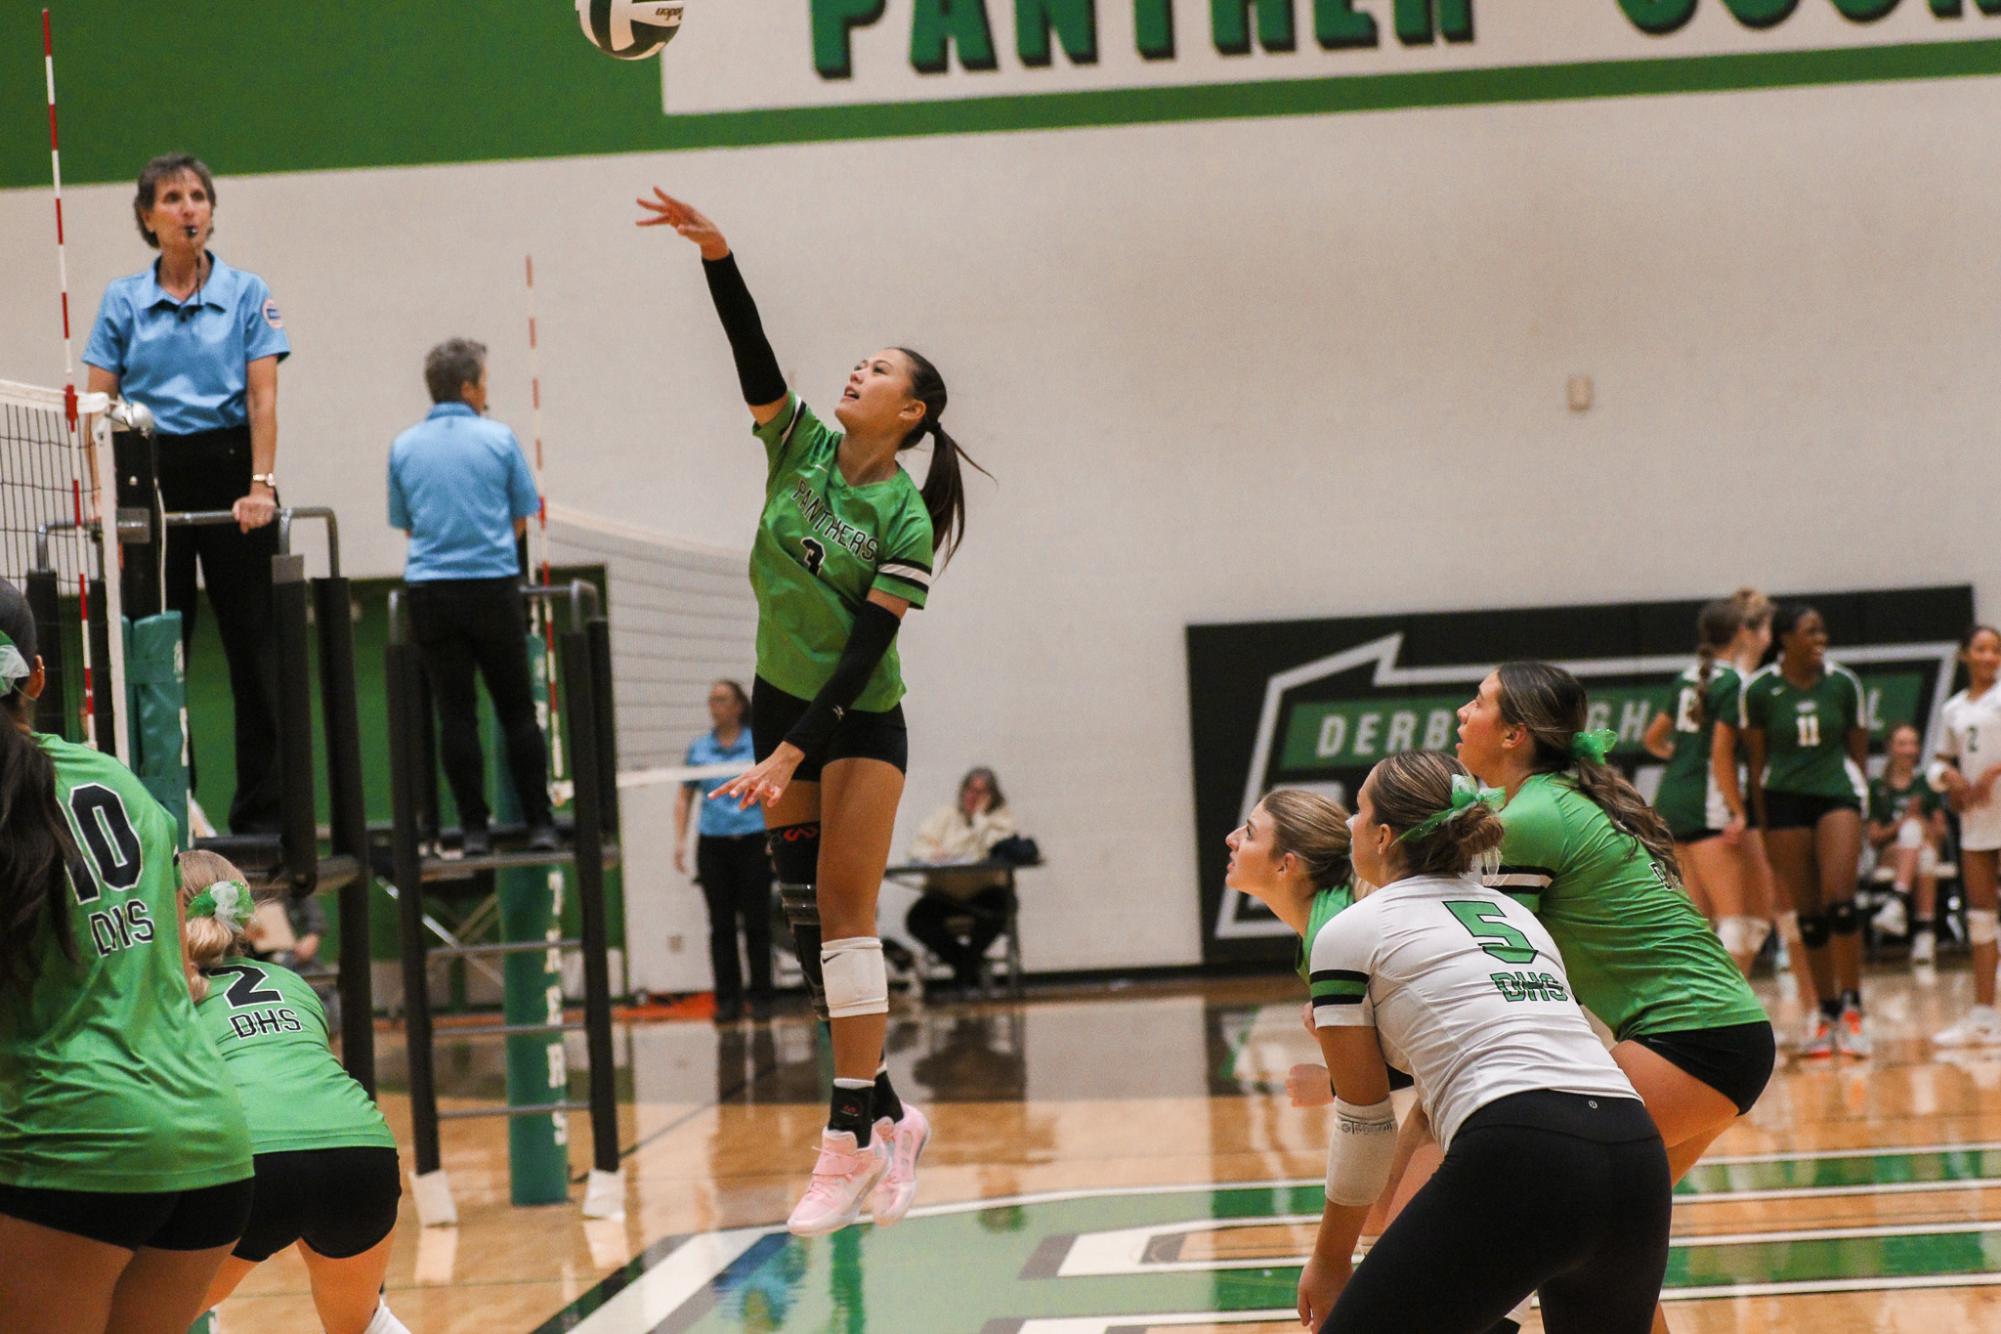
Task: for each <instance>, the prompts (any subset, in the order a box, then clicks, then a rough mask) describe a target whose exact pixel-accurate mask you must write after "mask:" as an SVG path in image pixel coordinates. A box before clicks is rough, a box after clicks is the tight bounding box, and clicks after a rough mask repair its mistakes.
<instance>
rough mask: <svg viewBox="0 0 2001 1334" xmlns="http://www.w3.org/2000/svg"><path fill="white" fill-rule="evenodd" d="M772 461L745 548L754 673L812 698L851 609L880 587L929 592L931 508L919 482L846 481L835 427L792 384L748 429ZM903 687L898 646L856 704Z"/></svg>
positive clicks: (899, 592) (886, 704)
mask: <svg viewBox="0 0 2001 1334" xmlns="http://www.w3.org/2000/svg"><path fill="white" fill-rule="evenodd" d="M753 430H754V434H755V435H756V436H757V438H758V439H759V440H761V441H763V442H764V450H765V454H766V456H767V457H768V459H769V460H770V470H769V472H768V473H767V474H766V479H765V492H764V515H763V518H762V519H761V520H760V522H759V523H758V527H757V540H756V542H755V543H753V544H752V546H751V551H750V582H751V587H752V588H753V589H754V590H756V593H757V674H758V675H759V676H761V677H763V678H764V679H765V680H767V681H769V682H771V684H773V685H775V686H777V687H778V688H779V689H780V690H783V691H784V692H785V693H787V694H788V695H796V696H798V697H799V698H801V699H811V698H812V697H813V696H814V695H817V694H818V693H819V692H820V687H821V686H823V685H825V684H826V683H827V678H828V677H829V676H831V675H833V672H834V664H835V662H837V661H838V660H839V658H840V656H841V650H842V649H843V648H844V647H846V645H847V642H848V636H849V634H850V633H851V632H852V631H853V629H854V623H855V615H856V613H858V612H859V611H860V610H861V606H862V603H863V602H865V601H867V600H868V595H869V591H870V590H871V589H876V588H879V589H881V590H882V591H883V592H885V593H888V594H890V595H892V596H894V597H899V598H904V599H906V600H908V602H909V603H910V605H911V606H912V607H922V606H923V605H924V600H925V597H926V596H927V595H928V594H929V593H930V591H931V557H932V552H931V547H932V531H931V515H930V513H929V511H927V510H926V509H925V508H924V498H923V496H921V495H920V494H919V493H918V490H917V483H916V482H914V481H912V480H911V478H910V474H909V473H907V472H905V471H904V470H903V469H902V468H898V469H897V470H896V475H895V476H894V477H889V478H885V479H884V480H882V481H880V482H870V483H868V484H867V485H864V486H850V485H848V483H847V481H846V480H845V479H844V478H843V477H842V476H841V470H840V467H839V465H838V464H837V462H836V458H837V456H838V454H839V452H840V447H841V439H842V433H841V432H840V431H836V430H833V429H831V428H829V427H828V426H826V425H825V424H823V423H822V422H821V421H820V419H819V418H818V417H817V416H815V415H814V414H813V410H812V409H811V408H809V407H807V406H806V403H805V400H803V399H801V398H800V397H799V396H798V395H797V394H792V395H789V396H788V397H787V399H786V404H785V407H784V409H783V410H782V411H780V412H779V414H778V415H777V416H776V417H773V418H772V419H771V420H770V421H768V422H766V423H765V424H764V425H762V426H758V427H755V428H753ZM902 698H903V669H902V664H901V661H900V659H899V658H898V655H897V651H896V645H895V643H894V642H892V643H891V644H890V646H889V651H888V652H886V653H884V654H883V655H882V661H880V662H878V663H877V664H876V668H875V671H874V673H873V674H872V675H870V677H869V679H868V685H867V686H866V687H864V688H863V690H862V693H861V695H860V697H859V698H857V699H856V700H855V703H854V707H855V708H857V709H861V710H863V711H864V712H868V713H880V712H883V711H886V710H888V709H890V708H893V707H895V705H896V702H897V701H898V700H900V699H902Z"/></svg>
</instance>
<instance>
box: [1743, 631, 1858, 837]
mask: <svg viewBox="0 0 2001 1334" xmlns="http://www.w3.org/2000/svg"><path fill="white" fill-rule="evenodd" d="M1868 718H1869V712H1868V709H1867V707H1866V705H1865V704H1864V696H1863V693H1862V678H1861V677H1859V676H1857V675H1856V674H1855V673H1854V672H1851V671H1849V670H1848V669H1847V668H1846V667H1843V666H1840V665H1839V664H1837V663H1832V662H1830V663H1828V664H1827V670H1826V671H1824V672H1822V673H1821V674H1820V679H1819V680H1818V681H1815V682H1814V683H1813V684H1812V685H1810V686H1806V687H1804V688H1802V687H1800V686H1796V685H1794V684H1793V683H1792V682H1790V681H1788V680H1786V678H1785V677H1784V676H1783V675H1781V674H1780V672H1779V666H1778V664H1777V663H1772V664H1770V665H1769V666H1766V667H1761V668H1759V669H1758V670H1757V671H1756V672H1754V673H1752V675H1751V679H1750V680H1748V681H1746V682H1745V683H1744V698H1743V704H1742V709H1741V721H1742V724H1743V725H1744V726H1745V727H1747V728H1751V727H1755V728H1759V729H1761V730H1762V731H1763V732H1764V734H1765V772H1764V775H1763V780H1762V781H1763V783H1764V786H1765V790H1766V791H1767V792H1790V793H1795V794H1797V795H1799V796H1806V797H1826V798H1829V799H1831V800H1834V801H1849V802H1853V803H1854V804H1855V805H1856V807H1857V808H1858V809H1859V808H1860V807H1861V806H1863V805H1864V804H1865V803H1866V802H1867V801H1868V799H1869V785H1868V782H1867V780H1866V779H1864V778H1863V776H1862V770H1861V769H1860V768H1858V767H1857V766H1856V764H1855V761H1854V759H1853V758H1852V757H1851V756H1850V755H1849V753H1848V734H1849V733H1850V732H1851V731H1853V730H1855V729H1856V728H1859V727H1867V726H1868V725H1869V723H1868Z"/></svg>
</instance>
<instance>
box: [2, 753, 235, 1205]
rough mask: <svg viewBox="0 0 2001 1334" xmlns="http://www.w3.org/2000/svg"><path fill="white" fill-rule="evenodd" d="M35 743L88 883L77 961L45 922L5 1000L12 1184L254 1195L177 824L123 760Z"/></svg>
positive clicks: (82, 897) (5, 1162)
mask: <svg viewBox="0 0 2001 1334" xmlns="http://www.w3.org/2000/svg"><path fill="white" fill-rule="evenodd" d="M0 725H4V724H0ZM35 742H36V744H38V745H40V746H41V748H42V749H43V750H44V751H46V752H48V755H49V758H50V759H52V760H54V761H55V766H56V798H57V800H58V801H59V802H60V804H61V805H62V808H63V811H64V813H65V814H66V815H67V816H68V817H69V822H70V832H71V834H72V835H73V836H74V837H75V839H76V843H77V847H78V848H79V849H80V850H81V851H82V853H83V860H84V865H83V867H82V869H83V870H84V871H85V872H87V873H88V874H87V876H86V878H85V879H84V880H83V881H81V882H72V885H71V893H70V896H69V904H68V907H69V929H70V940H71V942H72V943H73V944H74V945H75V947H76V958H75V959H74V960H71V959H68V958H65V957H64V956H63V952H62V949H61V947H60V946H59V945H58V944H57V941H56V937H55V933H54V931H53V930H52V929H51V928H50V927H49V925H48V924H47V923H46V922H44V923H42V924H41V925H40V926H39V927H38V928H37V940H36V945H35V955H36V961H37V963H38V964H39V966H40V972H39V973H38V974H37V976H36V978H35V981H34V983H33V985H31V986H30V987H29V988H28V990H27V991H26V992H25V993H24V994H21V995H16V996H8V997H5V998H0V1184H3V1185H9V1186H17V1187H22V1188H25V1189H35V1190H72V1191H109V1192H123V1193H134V1194H145V1193H153V1192H165V1191H183V1190H202V1189H206V1188H207V1187H210V1186H222V1185H227V1184H229V1183H230V1182H232V1181H242V1180H244V1179H246V1178H247V1177H249V1176H250V1172H251V1164H250V1135H249V1132H248V1131H247V1130H246V1129H245V1127H244V1122H243V1109H242V1108H241V1107H240V1106H238V1105H237V1101H236V1093H235V1090H233V1089H232V1088H230V1086H229V1076H228V1075H227V1074H226V1073H224V1071H223V1068H222V1058H221V1057H220V1056H218V1055H216V1052H215V1047H214V1045H213V1044H212V1043H210V1042H209V1040H208V1037H207V1035H206V1034H204V1033H203V1032H202V1031H201V1029H200V1028H198V1027H197V1026H196V1024H195V1007H194V1000H193V998H192V997H191V996H189V994H188V979H187V974H186V973H185V972H183V971H182V963H181V930H180V909H179V905H178V903H177V902H176V898H177V895H178V892H179V886H178V881H177V877H176V876H175V874H174V844H175V841H176V840H175V837H174V822H173V818H172V817H171V816H169V815H168V814H167V812H166V811H165V810H164V809H162V808H161V806H160V804H159V803H158V802H157V801H154V800H153V798H152V797H151V796H150V795H149V794H148V793H147V791H146V789H145V788H144V787H143V786H141V785H140V782H139V780H138V779H137V778H135V777H133V775H132V771H131V770H130V769H127V768H126V767H125V766H124V765H122V764H120V763H119V762H118V761H117V760H115V759H112V758H111V757H110V756H107V755H101V754H99V753H98V752H97V751H94V750H91V749H89V748H88V747H85V746H78V745H73V744H72V743H70V742H67V741H63V740H61V739H60V738H57V737H52V736H40V735H37V736H36V737H35ZM17 818H30V817H25V816H23V817H17Z"/></svg>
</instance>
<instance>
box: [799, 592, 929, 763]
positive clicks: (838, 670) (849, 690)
mask: <svg viewBox="0 0 2001 1334" xmlns="http://www.w3.org/2000/svg"><path fill="white" fill-rule="evenodd" d="M901 624H903V620H902V618H901V617H899V616H898V615H897V614H896V613H895V612H893V611H891V610H890V609H889V608H887V607H885V606H883V605H882V604H881V603H877V602H864V603H862V609H861V613H860V614H859V615H857V616H856V617H855V628H854V629H853V630H852V631H851V632H850V633H849V635H848V643H847V647H845V648H843V649H842V650H841V657H840V660H839V661H838V662H836V663H835V664H834V674H833V675H832V676H830V677H828V678H827V684H825V685H823V686H821V687H820V693H819V694H817V695H815V696H813V702H812V704H810V705H809V706H807V709H806V712H805V714H804V715H803V716H802V717H801V718H800V719H799V721H798V722H796V723H794V724H793V725H792V730H791V731H790V732H787V733H786V734H785V739H786V740H787V741H789V742H791V743H792V744H793V745H795V746H797V747H799V749H800V750H803V751H805V752H806V757H807V758H808V759H812V758H813V757H814V756H817V755H818V754H819V753H820V752H821V751H822V750H824V749H826V746H827V743H828V742H829V741H831V740H833V737H834V729H835V728H836V727H838V726H839V725H840V722H841V715H842V714H843V713H845V712H847V709H848V706H849V705H850V704H853V703H854V702H855V700H856V699H858V698H860V696H861V693H862V687H864V686H866V685H867V684H868V678H869V673H871V672H873V671H874V670H875V665H876V664H877V663H878V662H881V661H882V655H883V654H885V653H887V652H888V651H889V644H890V641H891V640H893V639H895V638H896V630H897V627H898V626H899V625H901Z"/></svg>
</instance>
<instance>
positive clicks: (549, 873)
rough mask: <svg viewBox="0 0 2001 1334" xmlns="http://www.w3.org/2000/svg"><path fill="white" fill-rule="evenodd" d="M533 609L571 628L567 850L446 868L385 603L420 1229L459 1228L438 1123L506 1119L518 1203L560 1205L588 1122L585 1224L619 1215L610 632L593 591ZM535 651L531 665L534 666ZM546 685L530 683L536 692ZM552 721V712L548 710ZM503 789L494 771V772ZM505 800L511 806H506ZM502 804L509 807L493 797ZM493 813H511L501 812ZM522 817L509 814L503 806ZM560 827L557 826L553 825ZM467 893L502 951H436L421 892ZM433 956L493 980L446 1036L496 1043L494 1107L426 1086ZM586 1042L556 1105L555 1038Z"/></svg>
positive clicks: (425, 711) (430, 778)
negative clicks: (577, 1036)
mask: <svg viewBox="0 0 2001 1334" xmlns="http://www.w3.org/2000/svg"><path fill="white" fill-rule="evenodd" d="M525 592H526V593H527V595H528V596H529V597H531V598H548V599H550V600H551V602H552V603H554V604H557V605H555V606H552V607H551V612H552V614H553V613H554V612H555V611H556V610H557V609H558V606H561V605H564V604H566V609H567V613H568V614H567V617H565V618H561V619H562V620H563V622H564V623H563V626H562V628H561V629H560V630H558V631H557V633H556V635H555V640H556V650H557V655H556V656H557V669H558V674H557V679H556V681H555V682H554V683H553V684H554V689H553V691H551V692H550V693H552V694H553V695H554V696H555V702H556V703H557V705H559V707H560V714H561V724H562V730H563V735H564V737H565V739H566V741H567V743H568V746H567V756H568V760H569V768H570V771H571V777H572V785H573V791H572V799H571V804H570V812H571V815H570V821H569V829H568V832H569V835H570V838H569V845H568V847H567V848H565V849H562V850H559V851H556V852H535V851H531V850H527V849H525V848H518V847H510V846H509V844H510V843H512V842H514V841H515V840H516V839H518V838H519V836H520V834H521V833H522V832H524V831H522V830H521V829H520V828H519V827H518V826H515V827H512V828H509V827H506V826H502V827H500V828H498V829H496V830H495V834H496V838H495V843H496V847H495V850H494V851H493V852H492V853H490V854H487V855H484V856H473V857H461V858H458V859H455V860H445V859H444V858H442V857H439V856H437V855H436V849H435V848H427V847H426V833H427V830H426V828H425V826H426V824H427V823H428V821H427V819H426V810H427V808H428V809H431V810H435V806H434V805H432V804H431V803H433V802H434V801H435V798H434V797H433V796H431V794H432V793H434V792H435V786H436V773H437V760H436V757H435V755H434V754H433V753H432V752H431V748H430V738H431V729H430V727H429V726H428V722H429V709H430V706H429V703H428V700H427V698H426V696H427V692H426V691H425V689H424V685H423V670H422V666H421V663H420V660H419V657H418V653H417V649H416V645H415V644H414V643H412V642H411V639H410V631H409V625H408V615H407V608H406V607H405V605H404V600H403V598H402V595H401V593H400V591H399V592H397V593H392V594H391V596H390V610H389V643H388V648H387V650H386V670H387V683H388V694H389V739H390V766H389V767H390V787H391V792H392V805H393V808H394V819H393V822H392V824H391V826H390V830H389V849H388V852H389V858H388V860H389V866H390V880H391V881H392V882H393V888H392V890H391V892H392V893H394V894H395V896H396V899H397V907H398V915H399V920H400V925H401V933H400V934H401V940H402V968H403V993H404V995H403V1015H404V1031H405V1036H406V1040H407V1046H408V1064H409V1076H410V1112H411V1122H412V1126H413V1131H414V1138H415V1146H414V1147H415V1155H416V1173H415V1178H414V1186H415V1191H414V1194H415V1199H416V1204H417V1216H418V1218H419V1220H420V1221H421V1222H422V1223H423V1224H424V1225H426V1226H450V1225H453V1224H455V1223H457V1221H458V1210H457V1205H456V1203H455V1202H454V1200H453V1198H452V1193H451V1186H450V1182H449V1179H448V1178H447V1177H446V1175H445V1171H444V1167H443V1162H442V1157H441V1152H440V1145H439V1127H440V1124H441V1123H442V1122H444V1121H449V1120H464V1119H472V1118H483V1117H505V1118H507V1119H508V1120H509V1122H510V1125H509V1135H508V1141H509V1169H510V1180H511V1190H510V1195H511V1198H512V1200H513V1202H514V1203H515V1204H518V1205H534V1204H553V1203H560V1202H563V1201H566V1200H567V1199H568V1186H569V1171H568V1151H567V1147H566V1142H567V1125H568V1114H569V1113H570V1112H573V1111H587V1112H589V1114H590V1127H591V1163H592V1167H591V1171H590V1174H589V1177H588V1182H587V1185H586V1188H585V1192H584V1200H583V1212H584V1215H585V1216H586V1217H589V1218H617V1217H621V1216H623V1214H624V1212H625V1189H624V1181H623V1178H622V1176H621V1175H620V1172H619V1146H618V1108H617V1096H616V1088H615V1085H614V1073H615V1072H614V1066H613V1056H612V1032H611V978H610V968H609V957H608V948H609V940H608V930H607V924H606V910H605V901H604V880H605V870H606V868H607V867H609V866H615V865H616V864H617V848H616V845H615V842H614V839H615V834H616V826H617V784H616V782H615V774H616V769H617V756H616V753H615V750H614V745H613V742H612V696H611V655H610V643H611V641H610V632H609V625H608V623H607V622H606V620H605V619H604V617H603V616H602V615H600V614H599V608H598V595H597V589H596V588H595V587H593V586H592V585H590V584H588V583H586V582H584V581H582V580H577V581H573V582H571V583H569V584H566V585H559V586H556V587H553V588H538V587H530V588H528V589H526V590H525ZM541 647H542V646H541V644H540V643H539V642H537V643H535V644H533V645H532V647H531V653H530V657H531V661H532V662H534V663H535V664H538V665H539V664H540V663H541V662H542V661H543V655H542V653H541V651H540V650H541ZM549 685H550V683H548V682H546V681H543V682H538V686H539V687H540V688H542V689H547V688H548V687H549ZM556 711H557V710H555V709H552V710H551V713H552V714H553V713H555V712H556ZM502 787H503V789H505V787H506V783H505V774H504V773H503V774H502ZM512 795H513V794H512V793H511V792H508V793H506V796H507V797H511V796H512ZM504 800H505V798H504ZM500 809H501V813H502V814H503V816H505V815H506V814H508V813H509V807H508V806H506V805H503V806H502V807H501V808H500ZM514 810H515V812H518V807H515V808H514ZM562 827H563V822H562V821H561V820H560V819H559V820H558V828H559V829H560V828H562ZM563 871H568V872H569V875H570V884H572V885H573V886H574V887H575V892H576V894H577V898H578V907H579V910H580V911H579V916H580V918H581V922H582V931H581V934H580V935H579V936H577V937H574V938H564V937H563V936H562V935H561V934H560V932H561V913H560V903H559V900H560V895H561V893H562V885H563V877H562V875H561V872H563ZM468 881H471V882H474V884H473V887H474V889H475V892H483V891H484V890H486V888H487V887H488V885H489V884H491V885H493V887H494V890H495V892H496V893H497V896H498V898H499V903H500V918H501V923H502V935H503V939H501V940H499V941H495V942H490V943H487V942H482V943H464V942H461V941H458V940H456V939H452V938H449V937H447V938H446V940H445V943H444V944H442V945H433V944H432V943H431V940H430V935H431V934H433V933H436V934H439V935H441V936H442V935H443V934H444V933H442V932H439V931H437V928H436V926H435V922H434V919H432V918H431V917H430V915H429V914H428V913H427V911H426V908H425V894H426V891H427V890H434V892H449V890H450V889H452V888H457V887H460V886H463V885H464V884H465V883H466V882H468ZM570 950H574V951H577V952H579V953H580V955H581V960H582V965H583V968H582V971H583V982H584V1012H583V1019H582V1020H581V1022H578V1021H572V1020H570V1019H569V1018H567V1016H566V1014H565V1012H564V1006H563V994H562V975H561V969H560V966H559V963H560V953H561V952H563V951H570ZM440 959H445V960H452V959H460V960H489V959H498V960H499V961H500V962H501V964H502V968H503V971H504V978H503V996H502V1015H501V1018H500V1021H499V1022H487V1023H478V1024H471V1025H455V1026H453V1027H452V1028H450V1029H449V1030H448V1031H449V1032H450V1034H451V1035H452V1036H453V1037H454V1038H467V1039H474V1038H490V1037H498V1038H502V1039H504V1040H506V1042H507V1044H508V1050H507V1070H508V1079H507V1085H508V1101H507V1103H506V1105H504V1106H486V1107H462V1108H448V1109H444V1110H440V1108H439V1106H438V1087H437V1077H436V1060H435V1050H434V1047H435V1040H436V1032H435V1025H434V1022H433V1017H432V1013H431V998H430V965H431V964H432V962H434V961H436V960H440ZM579 1031H580V1032H582V1033H583V1034H584V1043H585V1051H586V1056H587V1060H588V1088H589V1096H588V1098H587V1099H586V1100H584V1101H576V1100H572V1099H569V1098H567V1097H566V1096H565V1090H566V1089H567V1086H568V1070H567V1063H566V1060H565V1055H564V1047H563V1035H564V1034H565V1033H570V1032H579Z"/></svg>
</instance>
